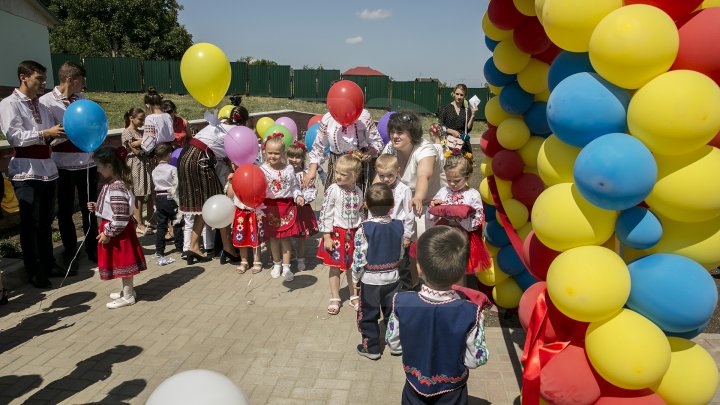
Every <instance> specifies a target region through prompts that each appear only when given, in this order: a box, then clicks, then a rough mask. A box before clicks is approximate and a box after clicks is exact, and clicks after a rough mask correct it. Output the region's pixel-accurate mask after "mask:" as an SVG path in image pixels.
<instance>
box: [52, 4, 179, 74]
mask: <svg viewBox="0 0 720 405" xmlns="http://www.w3.org/2000/svg"><path fill="white" fill-rule="evenodd" d="M44 3H45V4H46V5H47V7H48V9H49V10H50V12H52V13H53V14H54V15H55V16H56V17H57V18H58V19H59V20H60V22H61V23H60V25H58V26H56V27H55V28H53V29H52V30H50V49H51V51H52V52H55V53H76V54H80V55H83V56H113V57H115V56H134V57H138V58H143V59H158V60H163V59H179V58H181V57H182V55H183V53H184V52H185V50H186V49H187V48H188V47H190V46H191V45H192V43H193V41H192V35H190V33H188V32H187V30H186V29H185V26H183V25H180V24H179V23H178V12H179V11H180V10H182V5H180V4H178V2H177V1H176V0H45V1H44Z"/></svg>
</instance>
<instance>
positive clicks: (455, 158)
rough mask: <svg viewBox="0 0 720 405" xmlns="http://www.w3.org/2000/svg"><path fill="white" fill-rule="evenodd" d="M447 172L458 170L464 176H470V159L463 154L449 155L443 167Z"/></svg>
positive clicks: (471, 168)
mask: <svg viewBox="0 0 720 405" xmlns="http://www.w3.org/2000/svg"><path fill="white" fill-rule="evenodd" d="M443 169H444V170H445V172H446V173H447V172H448V171H449V170H460V172H461V173H462V174H463V176H465V177H470V175H471V174H472V172H473V164H472V160H471V159H470V158H468V157H466V156H465V155H461V154H460V155H450V156H448V157H447V160H445V167H443Z"/></svg>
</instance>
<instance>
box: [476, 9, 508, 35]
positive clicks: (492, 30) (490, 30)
mask: <svg viewBox="0 0 720 405" xmlns="http://www.w3.org/2000/svg"><path fill="white" fill-rule="evenodd" d="M482 29H483V32H484V33H485V35H486V36H487V37H488V38H490V39H492V40H493V41H502V40H504V39H508V38H512V34H513V32H512V30H502V29H500V28H498V27H496V26H495V24H493V23H492V21H490V18H489V17H488V14H487V11H486V12H485V14H483V17H482Z"/></svg>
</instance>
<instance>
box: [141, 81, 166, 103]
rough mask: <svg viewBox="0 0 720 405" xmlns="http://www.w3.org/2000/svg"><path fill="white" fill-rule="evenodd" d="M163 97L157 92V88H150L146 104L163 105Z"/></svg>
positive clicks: (146, 96)
mask: <svg viewBox="0 0 720 405" xmlns="http://www.w3.org/2000/svg"><path fill="white" fill-rule="evenodd" d="M162 100H163V96H162V95H160V93H158V92H157V90H156V89H155V86H150V87H148V90H147V94H146V95H145V104H147V105H150V106H160V105H162Z"/></svg>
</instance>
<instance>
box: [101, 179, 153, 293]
mask: <svg viewBox="0 0 720 405" xmlns="http://www.w3.org/2000/svg"><path fill="white" fill-rule="evenodd" d="M133 201H134V198H133V195H132V194H131V193H130V191H129V190H128V189H127V188H126V187H125V184H124V183H123V182H122V181H120V180H115V181H113V182H111V183H109V184H106V185H105V186H104V187H103V188H102V190H101V191H100V194H99V195H98V200H97V204H96V207H95V215H97V217H98V218H100V219H101V221H100V225H99V229H98V233H100V232H104V233H105V235H106V236H108V237H110V241H109V242H108V243H105V244H102V243H98V269H99V270H100V279H101V280H112V279H114V278H124V277H132V276H135V275H137V274H138V273H140V272H141V271H143V270H145V269H147V264H146V263H145V255H144V254H143V250H142V246H140V242H139V241H138V238H137V235H136V234H135V222H134V220H133V219H132V210H131V207H132V205H133Z"/></svg>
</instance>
